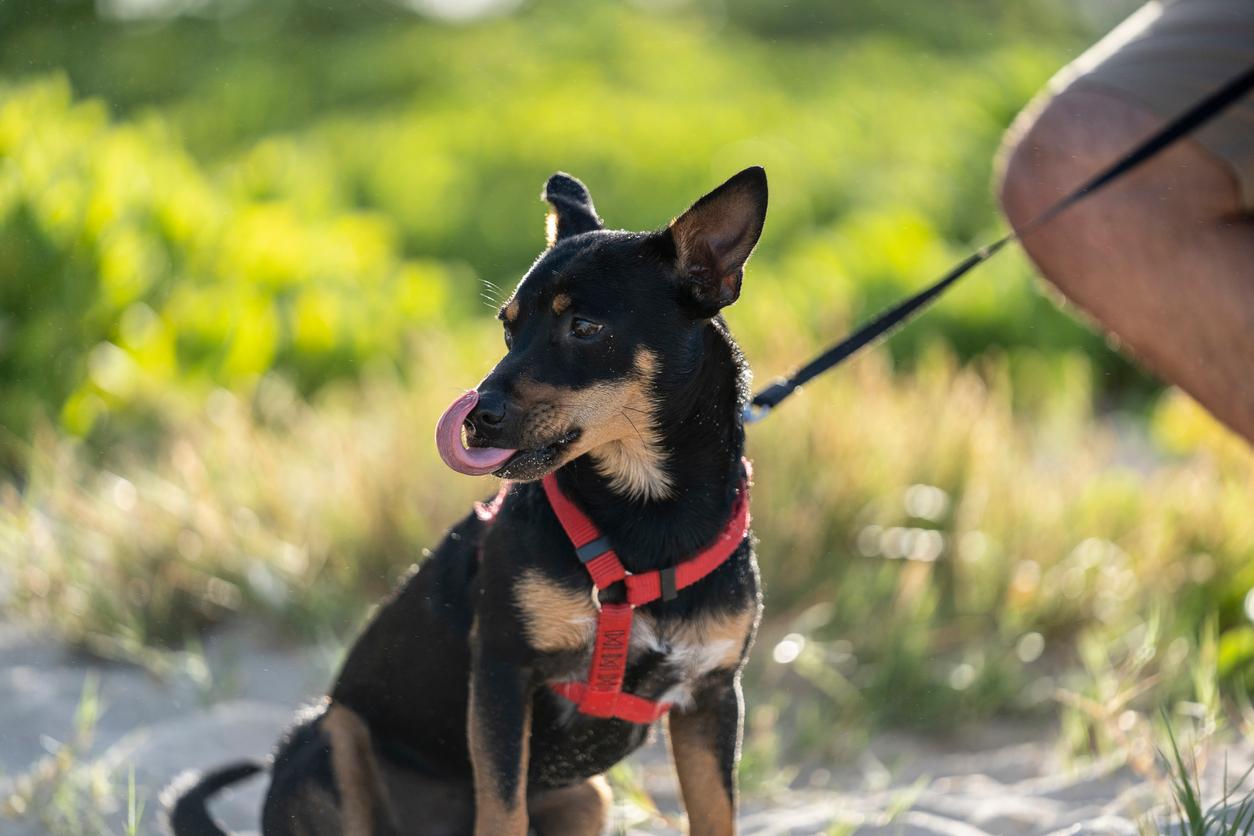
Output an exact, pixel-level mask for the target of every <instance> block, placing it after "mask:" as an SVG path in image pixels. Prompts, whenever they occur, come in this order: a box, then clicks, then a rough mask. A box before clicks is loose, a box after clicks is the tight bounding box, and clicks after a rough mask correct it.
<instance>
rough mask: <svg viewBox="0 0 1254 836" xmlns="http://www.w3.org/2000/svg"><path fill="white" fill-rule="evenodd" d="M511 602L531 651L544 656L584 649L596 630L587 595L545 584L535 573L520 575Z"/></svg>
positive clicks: (553, 584) (540, 576)
mask: <svg viewBox="0 0 1254 836" xmlns="http://www.w3.org/2000/svg"><path fill="white" fill-rule="evenodd" d="M515 590H516V591H515V593H514V594H515V596H516V597H515V600H516V601H517V603H518V609H519V611H521V612H522V615H523V627H524V629H525V630H526V631H527V639H528V641H530V642H531V645H532V647H534V648H535V649H536V650H539V651H541V652H544V653H557V652H559V651H563V650H579V649H581V648H583V647H586V646H588V644H590V643H591V641H592V635H593V631H594V630H595V629H596V619H597V609H596V606H595V605H594V604H593V603H592V594H591V592H575V591H572V590H569V589H565V588H563V587H561V586H559V585H558V584H556V583H553V582H552V581H550V580H546V579H545V578H544V576H543V575H542V574H540V573H539V572H538V571H536V570H535V569H528V570H527V571H525V572H523V574H522V577H521V578H519V580H518V582H517V584H516V585H515Z"/></svg>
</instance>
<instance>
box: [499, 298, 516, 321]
mask: <svg viewBox="0 0 1254 836" xmlns="http://www.w3.org/2000/svg"><path fill="white" fill-rule="evenodd" d="M503 313H504V316H505V321H506V322H513V321H514V320H516V319H518V300H517V299H511V300H510V301H509V304H508V305H506V306H505V310H504V312H503Z"/></svg>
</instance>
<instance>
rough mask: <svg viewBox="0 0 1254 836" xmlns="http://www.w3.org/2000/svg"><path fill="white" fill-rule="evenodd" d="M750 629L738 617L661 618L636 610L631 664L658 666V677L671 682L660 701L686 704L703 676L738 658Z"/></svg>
mask: <svg viewBox="0 0 1254 836" xmlns="http://www.w3.org/2000/svg"><path fill="white" fill-rule="evenodd" d="M747 630H748V625H747V623H745V624H744V625H743V627H742V625H741V623H739V620H738V621H737V622H736V623H724V620H723V619H713V618H708V617H706V618H697V619H693V620H659V619H654V618H652V617H650V616H649V615H646V614H644V613H640V612H637V613H636V616H635V618H634V619H632V625H631V644H630V647H629V651H628V657H627V658H628V665H629V666H630V665H640V666H650V665H652V666H655V667H656V676H657V678H658V679H659V680H661V681H664V682H666V683H667V684H668V685H669V687H668V688H667V690H666V692H665V693H663V694H662V696H661V697H660V698H659V701H661V702H668V703H675V704H679V705H684V704H687V703H689V702H690V701H691V699H692V689H693V686H694V685H696V683H697V682H699V681H700V680H701V678H702V677H704V676H705V675H706V674H709V673H711V672H712V671H715V670H718V669H719V668H725V667H733V666H734V665H735V664H736V663H737V662H738V661H739V659H740V655H741V651H742V649H743V647H744V641H745V636H746V634H747Z"/></svg>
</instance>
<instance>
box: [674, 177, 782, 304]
mask: <svg viewBox="0 0 1254 836" xmlns="http://www.w3.org/2000/svg"><path fill="white" fill-rule="evenodd" d="M765 221H766V171H765V170H764V169H763V168H762V167H761V166H753V167H752V168H746V169H745V170H744V171H742V172H740V173H739V174H737V175H736V176H734V177H732V178H731V179H730V180H728V181H727V182H726V183H724V184H723V185H721V186H719V187H718V188H717V189H715V190H714V191H712V192H710V193H709V194H707V195H706V196H705V197H703V198H701V199H700V200H698V201H697V202H696V203H694V204H692V207H691V208H690V209H689V210H688V211H687V212H684V213H683V214H682V215H680V216H679V217H678V218H676V219H675V220H674V221H672V222H671V225H670V228H669V229H668V230H667V231H668V232H669V233H670V235H671V238H672V240H673V241H674V244H675V266H676V269H677V271H678V273H679V277H680V280H681V281H683V282H685V283H686V285H687V290H688V292H689V294H690V295H691V297H692V299H693V301H694V302H695V303H696V305H697V308H698V310H699V311H701V313H702V314H703V315H705V316H714V314H716V313H718V311H719V310H720V309H721V308H724V307H726V306H727V305H730V304H731V303H732V302H735V301H736V299H737V298H739V297H740V282H741V279H743V278H744V274H745V262H746V261H747V260H748V259H749V254H750V253H752V252H753V248H754V246H756V245H757V243H758V237H759V236H761V235H762V224H763V223H765Z"/></svg>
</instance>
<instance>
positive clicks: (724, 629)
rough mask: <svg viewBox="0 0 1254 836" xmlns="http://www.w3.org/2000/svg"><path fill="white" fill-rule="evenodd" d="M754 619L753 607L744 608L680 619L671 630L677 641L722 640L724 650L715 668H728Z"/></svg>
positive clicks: (737, 658) (712, 642) (737, 656)
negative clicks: (701, 617) (677, 626)
mask: <svg viewBox="0 0 1254 836" xmlns="http://www.w3.org/2000/svg"><path fill="white" fill-rule="evenodd" d="M757 619H758V611H757V609H756V608H755V609H749V610H745V611H744V612H739V613H732V614H730V615H721V616H714V617H707V618H704V619H699V620H691V621H684V622H682V623H681V624H680V625H679V628H678V629H677V630H675V632H674V637H675V638H674V641H675V643H677V644H680V643H683V644H692V645H706V646H717V645H719V644H725V645H726V646H727V651H726V652H725V653H724V654H723V655H722V656H720V657H719V658H718V660H717V664H716V665H715V669H716V670H717V669H720V668H731V667H735V666H736V665H738V664H740V659H741V656H742V655H743V653H744V647H745V640H746V639H747V638H749V633H750V631H751V630H753V628H754V625H755V623H756V622H757Z"/></svg>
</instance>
